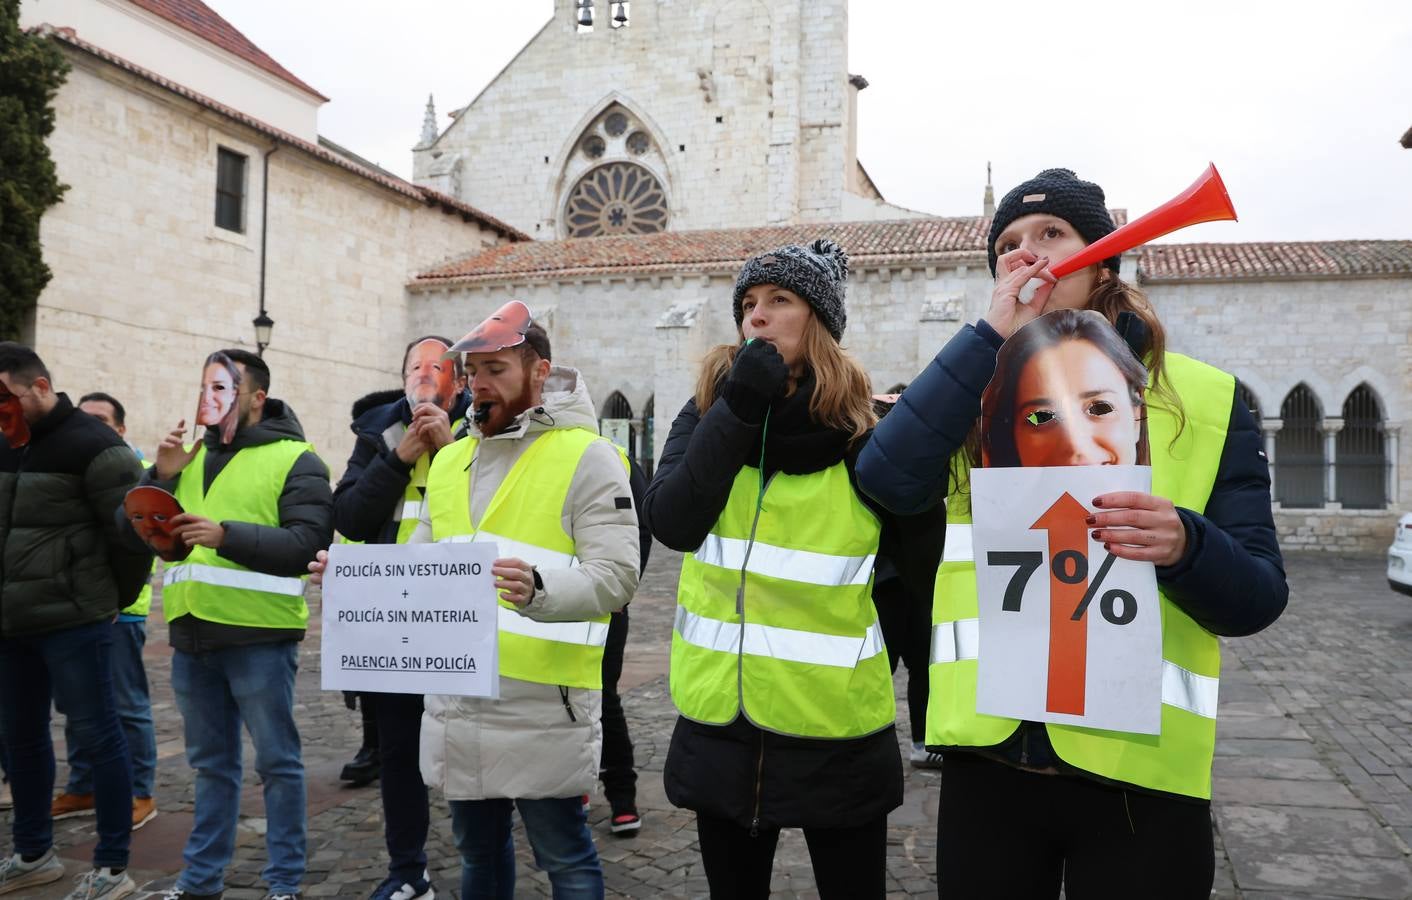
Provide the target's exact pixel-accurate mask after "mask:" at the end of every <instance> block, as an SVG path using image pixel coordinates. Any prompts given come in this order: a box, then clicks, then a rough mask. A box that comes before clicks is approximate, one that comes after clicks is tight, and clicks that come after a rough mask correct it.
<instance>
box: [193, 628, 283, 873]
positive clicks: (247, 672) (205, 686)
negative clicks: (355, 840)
mask: <svg viewBox="0 0 1412 900" xmlns="http://www.w3.org/2000/svg"><path fill="white" fill-rule="evenodd" d="M298 668H299V644H298V642H297V641H281V642H279V643H274V644H254V645H251V646H248V647H228V648H226V649H224V650H216V651H213V652H211V653H201V654H192V653H183V652H182V651H180V650H176V651H173V653H172V690H173V691H174V692H175V693H176V699H177V706H179V707H180V708H181V715H182V719H183V720H184V722H185V726H186V760H187V763H188V764H189V765H190V766H191V768H193V769H195V770H196V804H195V809H194V810H193V811H192V812H193V816H194V821H193V822H192V826H191V836H190V837H189V838H187V841H186V850H185V851H183V853H182V858H183V860H184V861H185V863H186V868H185V869H183V870H182V873H181V876H180V877H179V878H178V879H177V885H178V886H179V887H181V888H182V889H183V890H186V891H190V892H192V893H195V894H215V893H218V892H220V891H222V890H223V889H224V888H225V868H226V865H227V864H228V863H229V862H230V860H231V856H232V855H233V854H234V852H235V830H236V824H237V822H238V821H239V818H240V774H241V761H240V725H241V722H244V723H245V728H246V730H248V731H249V732H250V740H251V743H253V744H254V745H255V771H256V772H258V773H260V778H261V780H262V781H263V782H264V791H265V817H266V820H267V829H266V832H265V849H266V852H268V854H269V857H270V859H269V862H268V864H266V866H265V868H264V871H262V872H261V873H260V875H261V877H262V878H264V880H265V883H266V884H268V885H269V888H270V892H271V893H293V892H294V891H297V890H298V889H299V882H300V881H301V880H303V878H304V861H305V837H304V825H305V823H304V763H303V760H302V759H301V758H300V753H299V730H298V728H296V726H295V724H294V674H295V672H296V671H297V670H298Z"/></svg>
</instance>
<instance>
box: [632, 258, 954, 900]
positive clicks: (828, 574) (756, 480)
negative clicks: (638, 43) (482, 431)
mask: <svg viewBox="0 0 1412 900" xmlns="http://www.w3.org/2000/svg"><path fill="white" fill-rule="evenodd" d="M847 277H848V257H847V256H846V255H845V254H844V252H843V250H842V249H841V248H840V247H838V245H836V244H834V243H833V242H832V241H827V240H818V241H814V242H813V243H811V244H810V245H808V246H799V245H791V246H787V247H780V248H778V249H776V250H773V251H771V252H769V253H765V254H761V255H760V256H756V257H754V258H752V259H750V260H748V261H747V262H746V264H745V266H744V267H743V268H742V269H741V271H740V274H739V276H738V277H737V279H736V284H735V291H734V296H733V297H732V304H731V306H732V313H733V314H734V317H735V324H736V327H737V329H738V332H739V338H740V340H739V341H738V342H736V343H731V344H722V345H719V346H717V347H715V348H713V349H712V350H710V351H709V352H708V353H707V355H706V358H705V360H704V361H703V364H702V367H701V373H700V376H699V379H698V381H697V386H696V395H695V397H694V399H692V400H688V401H687V403H686V405H685V407H683V409H682V410H681V412H680V413H679V414H678V415H677V418H676V421H674V422H673V423H672V430H671V434H670V435H669V436H668V438H667V441H666V445H665V446H664V448H663V450H662V460H661V462H660V463H659V464H658V468H657V473H656V476H655V478H654V479H653V481H652V484H651V486H650V487H649V488H648V489H647V495H646V497H645V498H644V499H643V505H642V513H643V516H644V517H645V518H646V519H647V522H648V524H649V525H650V526H651V528H652V533H653V535H654V536H656V538H657V539H658V540H660V541H661V542H662V543H664V544H666V545H667V546H669V547H672V548H674V549H677V550H681V551H683V552H684V553H685V554H686V557H685V559H684V560H683V563H682V571H681V579H680V582H679V585H678V592H677V611H676V617H675V622H674V627H673V631H672V662H671V692H672V701H673V703H674V704H675V705H676V708H677V711H678V712H679V713H680V714H681V718H679V719H678V720H677V724H676V728H675V730H674V731H673V733H672V741H671V746H670V748H669V749H668V751H667V761H666V766H665V769H664V771H663V780H664V781H665V783H666V789H667V799H669V800H671V801H672V803H673V804H675V805H677V806H680V807H684V808H686V809H690V810H692V811H694V812H695V813H696V828H697V835H698V837H699V839H700V845H701V859H702V863H703V867H704V869H705V871H706V879H707V881H708V882H709V884H710V888H711V896H712V897H714V898H719V900H754V898H764V897H768V896H769V894H770V873H771V867H772V864H773V861H774V855H775V847H776V844H777V842H778V840H779V834H780V829H781V828H802V829H803V830H804V839H805V841H806V842H807V843H808V845H809V855H810V857H811V860H812V862H813V867H814V875H815V879H816V881H817V884H818V891H819V896H820V897H823V898H825V900H830V898H839V900H881V898H882V897H883V896H884V894H885V893H886V863H887V815H888V813H889V812H890V811H892V810H893V809H895V808H896V807H897V806H898V805H899V804H901V802H902V764H901V758H900V756H899V753H898V745H897V734H896V731H895V729H894V725H893V723H894V721H895V719H896V708H895V704H894V700H893V689H892V672H891V669H890V667H889V665H888V655H887V648H886V646H885V645H884V643H883V639H882V630H881V627H880V626H879V623H878V614H877V611H876V609H875V608H874V606H873V599H872V592H871V587H872V582H873V578H872V569H873V561H874V559H875V558H876V556H877V555H878V554H879V553H882V554H885V555H886V556H887V557H888V558H889V559H891V560H892V561H893V563H894V564H895V565H896V567H897V569H898V571H899V572H900V574H901V576H902V578H903V579H904V580H905V581H906V583H907V585H908V588H909V592H910V593H912V594H913V596H921V597H926V596H929V595H930V592H931V581H932V578H933V577H934V576H935V573H936V567H937V564H938V561H939V559H940V548H939V546H938V544H939V543H940V542H941V537H942V531H941V526H942V521H941V517H940V511H939V510H931V511H928V512H924V513H922V514H921V515H918V516H914V517H911V518H909V519H899V518H898V517H896V516H892V515H889V514H885V513H884V512H883V511H882V510H880V509H878V508H877V507H876V504H872V503H871V501H869V500H867V499H866V498H865V497H863V496H862V495H861V494H859V493H858V491H857V488H856V487H855V486H854V478H853V469H854V460H855V459H856V457H857V454H858V449H859V448H860V447H861V446H862V445H863V443H864V442H865V441H866V440H867V435H868V430H869V429H870V428H872V426H873V422H874V416H873V410H872V396H871V393H872V392H871V391H870V389H869V387H868V375H867V373H866V372H865V371H864V370H863V367H862V366H861V365H860V364H859V363H858V362H857V360H855V359H854V358H853V357H852V356H851V355H849V354H848V352H847V351H845V350H844V349H843V348H842V346H841V345H840V341H841V340H842V338H843V329H844V325H845V324H846V321H847V318H846V315H845V312H844V288H845V282H846V279H847Z"/></svg>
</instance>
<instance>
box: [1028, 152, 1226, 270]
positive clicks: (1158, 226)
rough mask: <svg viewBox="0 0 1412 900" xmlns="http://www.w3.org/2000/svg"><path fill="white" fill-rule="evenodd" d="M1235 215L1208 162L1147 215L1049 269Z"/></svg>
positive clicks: (1074, 266) (1087, 262)
mask: <svg viewBox="0 0 1412 900" xmlns="http://www.w3.org/2000/svg"><path fill="white" fill-rule="evenodd" d="M1235 218H1236V211H1235V207H1234V206H1233V205H1231V197H1230V195H1229V194H1227V193H1226V186H1225V184H1224V183H1223V182H1222V181H1221V173H1219V172H1217V171H1216V164H1215V163H1211V164H1210V165H1208V166H1207V167H1206V171H1205V172H1202V173H1201V177H1200V178H1198V179H1196V181H1194V182H1192V185H1191V187H1189V188H1187V189H1186V190H1184V191H1182V192H1181V193H1180V194H1178V195H1177V196H1175V197H1173V198H1172V199H1171V200H1168V201H1167V202H1166V203H1164V204H1162V205H1161V206H1159V207H1157V208H1156V209H1154V210H1153V211H1152V212H1150V213H1148V214H1147V215H1145V216H1142V217H1141V218H1138V219H1134V220H1132V221H1131V222H1129V223H1128V224H1126V225H1124V226H1123V227H1122V228H1119V229H1118V230H1117V231H1114V232H1113V233H1111V234H1109V235H1107V236H1106V237H1103V238H1100V239H1099V240H1096V241H1094V242H1093V243H1092V244H1089V245H1088V246H1087V247H1085V248H1083V249H1082V250H1080V251H1079V252H1078V253H1075V254H1074V255H1073V256H1070V257H1069V258H1067V259H1064V260H1061V261H1060V262H1059V263H1058V264H1056V265H1054V266H1051V267H1050V269H1049V271H1050V273H1051V274H1053V275H1054V277H1055V278H1063V277H1064V276H1065V275H1068V274H1070V273H1072V272H1077V271H1078V270H1079V269H1082V268H1083V267H1084V266H1091V265H1093V264H1094V263H1097V262H1102V261H1103V260H1105V259H1107V258H1108V257H1110V256H1117V255H1118V254H1120V253H1126V252H1127V251H1129V250H1131V249H1133V248H1134V247H1138V246H1141V245H1142V244H1145V243H1147V242H1148V241H1152V240H1156V239H1157V238H1159V237H1161V236H1162V235H1164V234H1171V233H1172V232H1173V231H1176V230H1177V229H1179V228H1186V227H1187V226H1188V225H1200V224H1201V223H1202V222H1221V221H1226V220H1231V221H1234V220H1235Z"/></svg>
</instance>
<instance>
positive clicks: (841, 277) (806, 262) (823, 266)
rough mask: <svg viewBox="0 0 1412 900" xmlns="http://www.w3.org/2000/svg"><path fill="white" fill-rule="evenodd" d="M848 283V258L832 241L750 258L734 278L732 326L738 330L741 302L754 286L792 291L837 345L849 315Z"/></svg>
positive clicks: (787, 247)
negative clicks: (846, 308)
mask: <svg viewBox="0 0 1412 900" xmlns="http://www.w3.org/2000/svg"><path fill="white" fill-rule="evenodd" d="M846 281H848V254H847V253H844V252H843V248H842V247H840V246H839V245H838V244H835V243H834V242H833V241H830V240H828V239H826V238H820V239H819V240H817V241H814V242H813V243H812V244H810V245H809V246H807V247H802V246H800V245H799V244H790V245H788V246H786V247H780V248H779V249H777V250H771V251H770V252H769V253H762V254H760V255H759V256H752V257H751V258H750V259H748V260H746V261H745V265H744V266H743V267H741V270H740V274H739V275H737V276H736V278H735V296H734V297H733V302H732V305H733V306H734V310H733V311H734V313H735V324H736V327H737V328H738V327H740V324H741V322H742V321H744V314H743V313H742V312H741V310H740V299H741V298H742V297H744V296H745V292H746V291H748V290H750V289H751V288H753V287H755V285H757V284H773V285H778V286H779V287H782V288H784V289H785V290H787V291H793V292H794V293H796V294H798V295H799V296H800V297H801V298H803V299H804V302H806V303H808V304H809V305H810V306H811V307H813V308H814V314H815V315H817V316H818V317H819V321H821V322H823V324H824V327H825V328H827V329H828V330H829V334H831V335H833V339H834V340H836V341H841V340H843V329H844V327H845V326H846V325H847V324H848V315H847V313H845V312H844V309H843V294H844V286H845V285H844V283H845V282H846Z"/></svg>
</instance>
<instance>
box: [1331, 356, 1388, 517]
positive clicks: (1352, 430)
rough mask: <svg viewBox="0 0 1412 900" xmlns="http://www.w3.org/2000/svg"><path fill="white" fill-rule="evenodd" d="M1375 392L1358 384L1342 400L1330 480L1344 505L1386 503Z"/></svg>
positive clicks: (1361, 506) (1357, 506) (1384, 465)
mask: <svg viewBox="0 0 1412 900" xmlns="http://www.w3.org/2000/svg"><path fill="white" fill-rule="evenodd" d="M1382 424H1383V416H1382V409H1381V407H1380V405H1379V403H1378V396H1377V394H1375V393H1373V389H1372V388H1370V387H1368V385H1366V384H1360V385H1358V387H1356V388H1354V389H1353V392H1352V393H1350V394H1349V395H1348V399H1347V400H1344V401H1343V428H1342V429H1340V431H1339V433H1338V436H1337V437H1336V438H1335V439H1334V468H1335V472H1334V482H1335V484H1336V485H1337V487H1338V502H1339V503H1342V504H1343V506H1344V508H1345V509H1382V508H1383V507H1384V506H1385V505H1386V504H1387V496H1386V495H1387V490H1386V487H1387V452H1386V450H1385V448H1384V447H1385V445H1384V443H1383V429H1382Z"/></svg>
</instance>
